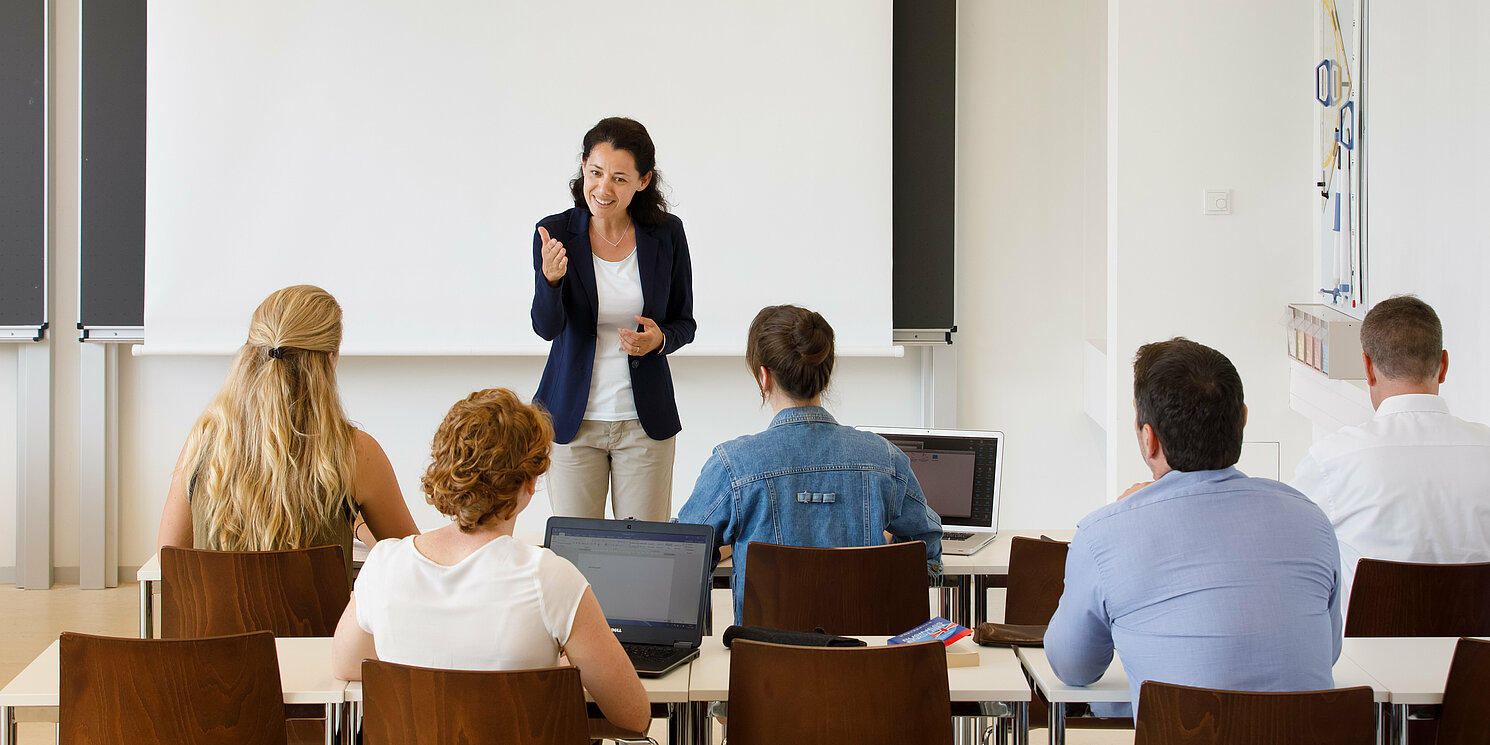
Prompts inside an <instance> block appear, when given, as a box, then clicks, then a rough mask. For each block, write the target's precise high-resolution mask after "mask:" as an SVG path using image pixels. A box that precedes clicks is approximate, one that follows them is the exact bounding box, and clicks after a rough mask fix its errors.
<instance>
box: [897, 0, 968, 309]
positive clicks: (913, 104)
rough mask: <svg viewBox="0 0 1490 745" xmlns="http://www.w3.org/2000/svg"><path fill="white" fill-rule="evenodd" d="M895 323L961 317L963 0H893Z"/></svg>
mask: <svg viewBox="0 0 1490 745" xmlns="http://www.w3.org/2000/svg"><path fill="white" fill-rule="evenodd" d="M894 29H895V44H894V54H895V62H894V69H895V81H894V85H895V103H894V127H895V143H894V148H893V150H894V153H893V158H894V169H895V176H894V181H893V183H894V187H893V190H892V194H893V199H894V205H895V206H894V219H895V229H894V244H895V249H894V256H895V273H894V277H895V295H894V298H895V305H894V319H895V321H894V322H895V328H897V329H950V328H952V327H953V326H954V325H955V320H954V318H953V307H954V306H953V300H954V297H955V288H956V286H957V281H956V280H957V277H956V268H957V260H956V240H955V234H956V227H955V225H954V222H953V221H954V219H955V218H956V214H957V212H956V205H957V201H956V200H957V188H956V187H957V159H956V158H957V2H956V0H917V1H916V2H909V1H907V0H900V2H897V3H895V21H894Z"/></svg>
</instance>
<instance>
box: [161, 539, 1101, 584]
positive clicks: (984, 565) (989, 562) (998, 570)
mask: <svg viewBox="0 0 1490 745" xmlns="http://www.w3.org/2000/svg"><path fill="white" fill-rule="evenodd" d="M1042 535H1044V536H1049V537H1051V538H1054V539H1056V540H1058V541H1069V540H1071V537H1072V536H1074V535H1076V531H1075V530H1000V531H999V534H998V537H997V538H994V539H993V542H992V543H990V544H988V545H987V546H984V547H983V549H982V550H981V551H979V552H977V553H975V554H973V555H972V556H952V555H950V554H949V555H946V556H943V557H942V564H943V573H945V574H951V575H963V574H973V575H989V574H992V575H1000V574H1008V573H1009V546H1010V545H1011V542H1012V541H1013V540H1014V537H1015V536H1023V537H1025V538H1039V537H1040V536H1042ZM518 537H520V538H522V539H524V540H528V541H531V542H533V543H535V544H536V543H540V542H542V540H543V538H542V536H539V535H536V534H534V535H528V534H523V535H520V536H518ZM729 569H730V561H729V559H725V560H724V561H722V562H720V564H719V568H718V569H717V570H715V572H714V573H715V575H718V576H729ZM135 578H136V579H138V580H139V581H141V582H159V581H160V554H159V553H156V554H154V555H152V556H151V557H150V559H149V560H148V561H146V562H145V563H144V564H143V565H142V566H141V567H140V571H139V572H138V573H136V575H135Z"/></svg>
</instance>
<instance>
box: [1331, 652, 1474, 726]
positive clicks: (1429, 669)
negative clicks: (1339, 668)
mask: <svg viewBox="0 0 1490 745" xmlns="http://www.w3.org/2000/svg"><path fill="white" fill-rule="evenodd" d="M1458 643H1459V639H1458V637H1452V636H1432V637H1423V636H1408V637H1395V638H1380V637H1361V638H1350V639H1346V640H1345V646H1344V649H1343V651H1342V652H1341V653H1340V656H1341V659H1345V658H1347V657H1348V658H1350V659H1351V660H1352V661H1353V662H1355V663H1356V664H1357V665H1359V666H1360V667H1361V669H1363V670H1365V671H1366V673H1367V674H1369V675H1370V676H1371V677H1373V678H1375V679H1376V680H1378V681H1381V684H1382V685H1383V686H1385V687H1386V688H1387V690H1389V691H1391V701H1390V706H1389V711H1388V720H1389V722H1390V741H1391V742H1397V743H1401V744H1402V745H1407V707H1409V706H1417V705H1437V704H1442V703H1443V689H1444V684H1445V683H1447V682H1448V678H1449V664H1450V663H1451V662H1452V661H1453V659H1454V647H1455V645H1457V644H1458ZM1378 703H1380V702H1378Z"/></svg>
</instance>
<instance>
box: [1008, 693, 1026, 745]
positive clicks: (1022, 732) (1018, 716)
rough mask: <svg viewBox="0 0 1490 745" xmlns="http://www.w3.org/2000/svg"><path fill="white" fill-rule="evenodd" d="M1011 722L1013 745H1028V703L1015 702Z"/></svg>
mask: <svg viewBox="0 0 1490 745" xmlns="http://www.w3.org/2000/svg"><path fill="white" fill-rule="evenodd" d="M1012 720H1013V721H1012V725H1013V729H1014V745H1030V702H1028V701H1015V702H1014V716H1013V717H1012Z"/></svg>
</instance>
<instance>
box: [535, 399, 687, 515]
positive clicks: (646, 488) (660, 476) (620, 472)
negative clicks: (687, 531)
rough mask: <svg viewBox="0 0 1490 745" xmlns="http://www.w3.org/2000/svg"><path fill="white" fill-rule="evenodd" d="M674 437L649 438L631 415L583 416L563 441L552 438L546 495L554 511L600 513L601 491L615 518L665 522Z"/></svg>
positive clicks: (669, 504) (670, 510) (669, 505)
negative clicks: (616, 418) (620, 419)
mask: <svg viewBox="0 0 1490 745" xmlns="http://www.w3.org/2000/svg"><path fill="white" fill-rule="evenodd" d="M676 446H677V438H676V437H669V438H667V439H666V440H654V439H652V438H650V437H648V436H647V433H646V432H645V431H643V430H642V424H641V422H640V421H638V420H636V419H630V420H627V421H624V422H602V421H598V420H594V419H586V420H584V421H582V422H580V425H579V432H578V433H576V434H575V435H574V439H573V440H570V441H569V442H568V444H563V445H561V444H558V443H554V449H553V452H552V453H551V455H550V457H551V458H552V460H553V464H552V465H551V466H550V467H549V469H548V499H549V502H550V504H552V505H553V510H554V514H555V515H563V516H566V517H605V495H606V492H607V491H609V492H610V494H611V514H612V515H613V516H614V517H617V518H628V517H634V518H636V519H638V520H655V521H659V522H660V521H666V520H667V519H668V518H670V517H672V514H673V499H672V497H673V456H674V453H675V452H676Z"/></svg>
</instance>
